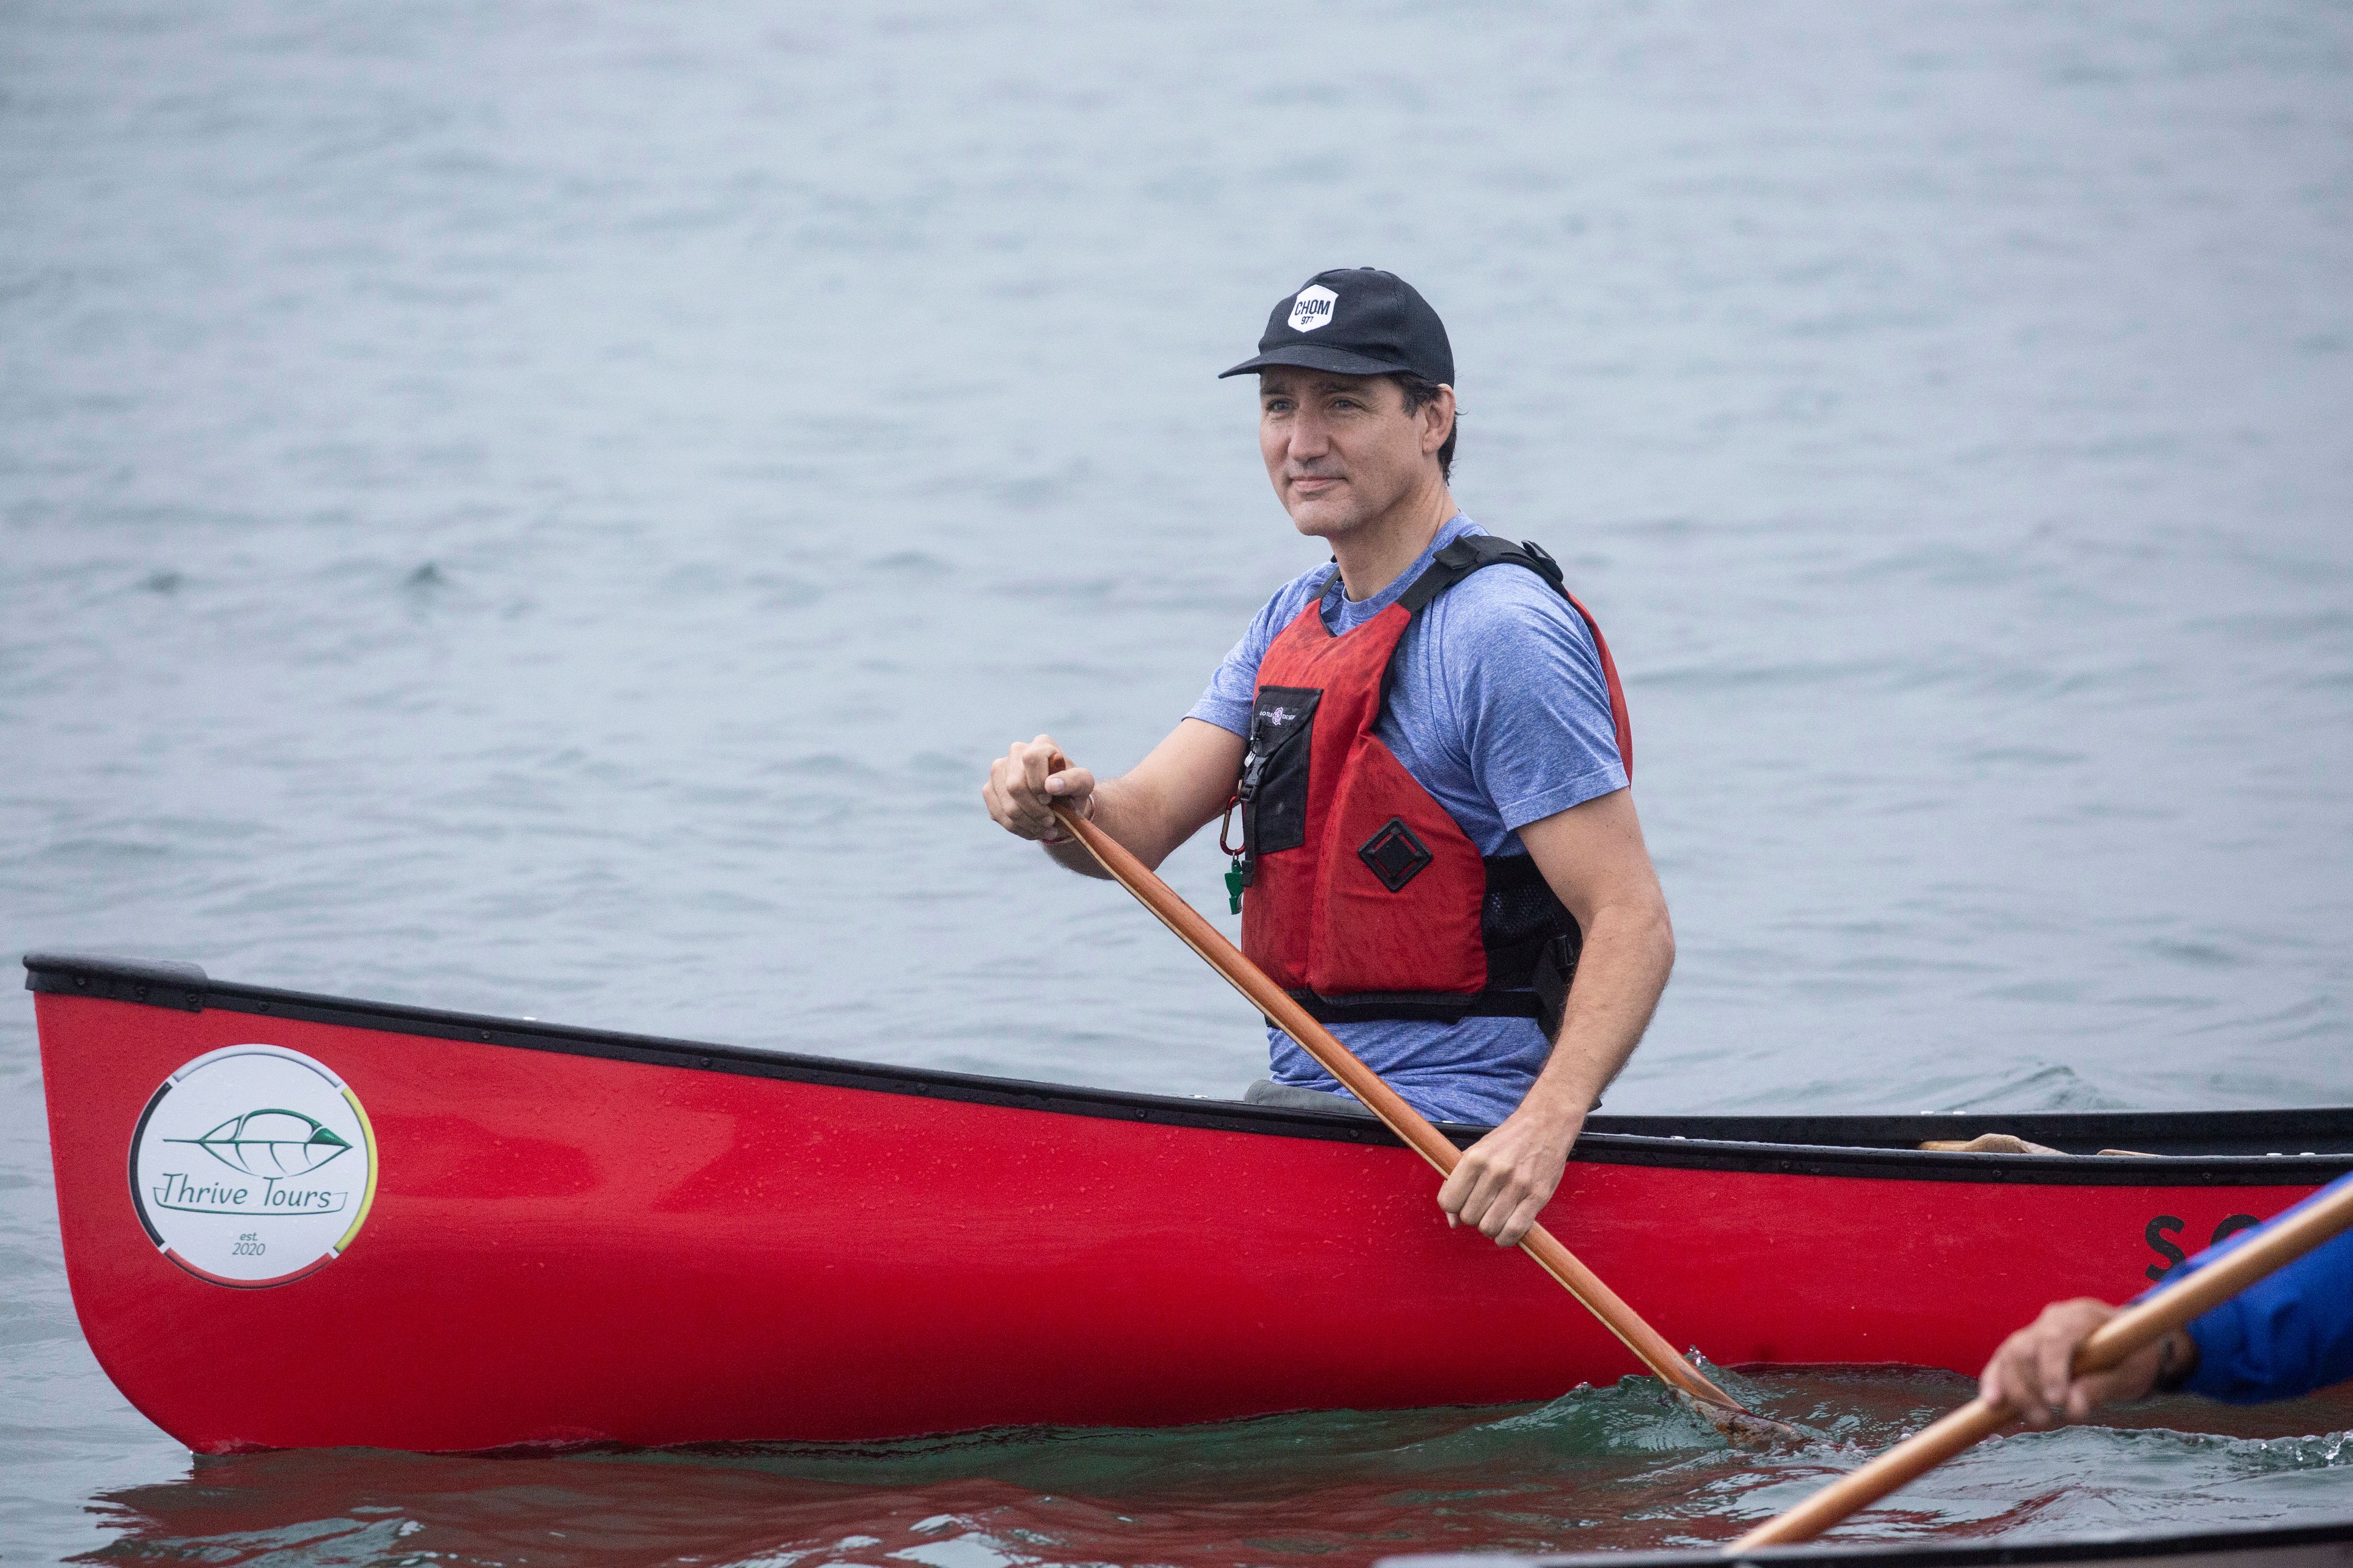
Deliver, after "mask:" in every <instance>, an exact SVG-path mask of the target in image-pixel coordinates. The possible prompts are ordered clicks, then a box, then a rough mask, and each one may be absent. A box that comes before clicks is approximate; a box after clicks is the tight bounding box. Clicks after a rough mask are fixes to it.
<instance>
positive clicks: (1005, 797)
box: [980, 735, 1095, 845]
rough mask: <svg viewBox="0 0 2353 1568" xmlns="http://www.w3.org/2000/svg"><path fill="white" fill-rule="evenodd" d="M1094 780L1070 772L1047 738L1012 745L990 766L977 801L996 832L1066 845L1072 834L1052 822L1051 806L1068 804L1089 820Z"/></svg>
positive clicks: (1071, 768) (1076, 769) (1077, 770)
mask: <svg viewBox="0 0 2353 1568" xmlns="http://www.w3.org/2000/svg"><path fill="white" fill-rule="evenodd" d="M1094 796H1095V775H1094V774H1092V773H1089V772H1088V771H1087V770H1086V769H1084V768H1082V767H1074V766H1072V765H1071V760H1070V759H1069V758H1068V757H1065V756H1064V755H1062V748H1061V747H1060V746H1058V745H1056V744H1055V743H1054V737H1053V736H1051V735H1040V736H1039V737H1038V738H1037V739H1036V740H1034V741H1016V742H1013V744H1012V745H1011V746H1010V747H1008V749H1007V751H1006V753H1005V754H1004V755H1003V756H1001V757H999V758H997V760H996V761H995V762H993V763H990V764H989V765H988V783H987V784H986V785H984V786H982V789H981V792H980V798H981V800H982V802H983V803H984V804H986V805H987V807H988V815H989V816H990V817H991V818H993V819H994V820H995V821H996V823H997V826H999V827H1002V828H1003V829H1005V831H1006V832H1008V833H1010V834H1012V835H1014V836H1015V837H1020V838H1029V839H1034V840H1036V841H1037V842H1038V843H1040V844H1049V845H1051V844H1067V843H1069V842H1070V835H1068V834H1066V833H1064V832H1063V831H1062V826H1061V824H1060V823H1058V822H1056V821H1055V820H1054V807H1055V806H1057V805H1068V806H1072V807H1074V808H1076V809H1077V811H1078V813H1079V815H1080V816H1084V817H1088V818H1090V819H1092V817H1093V816H1094V814H1095V799H1094Z"/></svg>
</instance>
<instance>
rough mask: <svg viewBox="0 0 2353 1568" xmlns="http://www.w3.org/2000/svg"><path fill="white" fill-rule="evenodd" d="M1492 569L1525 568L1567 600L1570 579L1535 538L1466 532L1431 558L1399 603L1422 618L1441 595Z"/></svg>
mask: <svg viewBox="0 0 2353 1568" xmlns="http://www.w3.org/2000/svg"><path fill="white" fill-rule="evenodd" d="M1489 566H1525V567H1526V568H1527V569H1528V570H1529V571H1531V572H1533V573H1535V574H1536V575H1537V576H1539V577H1541V578H1543V579H1544V580H1545V581H1546V583H1549V584H1552V591H1553V592H1554V593H1556V594H1558V595H1560V596H1561V597H1562V598H1564V599H1566V598H1567V597H1568V580H1567V577H1566V576H1565V575H1564V574H1562V572H1561V569H1560V563H1559V562H1557V561H1555V560H1554V559H1553V558H1552V556H1551V555H1550V554H1548V553H1547V552H1546V550H1545V547H1544V546H1543V545H1541V544H1538V543H1537V542H1535V541H1534V540H1532V539H1531V540H1524V541H1523V542H1520V543H1518V544H1514V543H1513V542H1511V541H1510V540H1508V539H1498V538H1496V537H1495V536H1494V535H1493V534H1492V533H1466V534H1464V535H1463V536H1462V537H1461V538H1460V539H1458V540H1456V541H1455V542H1453V543H1451V544H1450V545H1448V546H1447V547H1446V548H1445V549H1443V550H1441V551H1440V552H1438V553H1437V554H1435V555H1433V556H1431V557H1430V564H1429V565H1428V566H1426V567H1424V568H1423V569H1422V573H1421V575H1420V576H1419V577H1416V578H1415V579H1414V580H1413V581H1412V582H1411V583H1410V584H1407V587H1406V591H1405V592H1404V593H1403V594H1400V595H1398V604H1400V605H1404V606H1405V609H1406V613H1407V614H1408V615H1412V616H1419V615H1420V614H1421V612H1422V611H1423V610H1425V609H1427V608H1429V607H1430V601H1431V600H1433V599H1435V598H1437V597H1438V595H1440V594H1443V593H1444V592H1446V590H1447V589H1449V588H1451V587H1452V586H1454V584H1457V583H1460V582H1461V581H1462V579H1463V578H1465V577H1468V576H1469V575H1471V574H1472V573H1473V572H1478V571H1481V570H1483V569H1484V568H1486V567H1489Z"/></svg>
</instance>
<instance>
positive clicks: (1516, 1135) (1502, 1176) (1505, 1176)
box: [1438, 1092, 1585, 1247]
mask: <svg viewBox="0 0 2353 1568" xmlns="http://www.w3.org/2000/svg"><path fill="white" fill-rule="evenodd" d="M1535 1100H1536V1095H1535V1093H1533V1092H1532V1093H1531V1094H1530V1095H1529V1097H1528V1101H1527V1102H1525V1103H1523V1104H1522V1105H1521V1107H1520V1108H1519V1109H1518V1110H1514V1112H1512V1114H1511V1115H1509V1116H1507V1117H1505V1118H1504V1123H1503V1125H1502V1126H1500V1127H1498V1128H1496V1129H1495V1130H1494V1131H1493V1132H1490V1133H1488V1134H1487V1136H1485V1137H1484V1138H1482V1139H1480V1140H1479V1142H1476V1143H1473V1144H1472V1145H1471V1147H1470V1148H1468V1149H1465V1150H1464V1151H1463V1152H1462V1159H1461V1163H1459V1164H1457V1165H1456V1166H1455V1167H1454V1173H1453V1174H1452V1175H1451V1176H1449V1177H1447V1178H1446V1182H1445V1184H1444V1185H1442V1186H1440V1188H1439V1189H1438V1206H1439V1207H1440V1208H1441V1209H1444V1210H1445V1211H1446V1223H1447V1224H1449V1225H1467V1226H1471V1227H1472V1228H1473V1229H1475V1230H1476V1231H1478V1233H1479V1234H1480V1235H1482V1236H1483V1237H1487V1238H1488V1239H1490V1240H1492V1241H1493V1242H1494V1244H1495V1245H1496V1246H1498V1247H1517V1246H1518V1245H1519V1244H1520V1238H1521V1237H1524V1236H1525V1235H1527V1233H1528V1227H1529V1226H1532V1225H1534V1224H1535V1223H1536V1216H1537V1215H1541V1214H1542V1213H1544V1206H1545V1205H1546V1204H1548V1203H1550V1202H1551V1201H1552V1194H1553V1193H1554V1192H1555V1191H1556V1189H1558V1187H1559V1186H1560V1173H1561V1171H1562V1170H1563V1169H1564V1168H1565V1167H1566V1166H1567V1163H1568V1151H1569V1149H1570V1147H1571V1146H1572V1145H1574V1144H1575V1143H1576V1142H1577V1131H1578V1130H1579V1129H1580V1128H1582V1127H1583V1126H1584V1125H1585V1116H1584V1113H1583V1112H1582V1111H1576V1110H1571V1111H1568V1112H1567V1113H1565V1114H1555V1113H1552V1112H1551V1111H1549V1110H1548V1109H1547V1108H1546V1107H1544V1106H1542V1105H1539V1104H1536V1103H1535Z"/></svg>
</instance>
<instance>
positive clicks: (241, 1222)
mask: <svg viewBox="0 0 2353 1568" xmlns="http://www.w3.org/2000/svg"><path fill="white" fill-rule="evenodd" d="M131 1201H132V1204H133V1205H136V1207H137V1208H138V1211H139V1223H140V1224H141V1225H142V1226H146V1228H147V1235H148V1237H149V1239H151V1240H152V1241H153V1242H154V1244H155V1245H156V1246H157V1247H160V1248H162V1249H163V1253H164V1257H166V1258H170V1259H171V1260H172V1261H173V1262H174V1263H176V1264H178V1265H179V1266H180V1267H181V1268H185V1269H186V1270H187V1271H188V1272H189V1273H191V1274H194V1275H196V1276H197V1277H198V1278H200V1279H209V1280H211V1281H212V1282H213V1283H214V1284H216V1285H240V1286H260V1285H282V1284H284V1283H286V1282H287V1281H288V1280H290V1279H300V1278H301V1276H303V1275H305V1274H308V1273H310V1272H311V1270H312V1269H314V1268H319V1267H320V1266H321V1265H322V1264H324V1263H326V1262H327V1261H328V1260H329V1259H331V1258H335V1257H337V1256H339V1255H341V1254H342V1252H343V1249H344V1248H345V1247H349V1246H351V1244H352V1238H353V1237H355V1236H357V1235H358V1234H359V1230H360V1226H361V1225H362V1224H363V1223H364V1222H365V1220H366V1219H367V1213H368V1205H370V1204H371V1203H372V1202H374V1201H375V1132H374V1131H372V1130H371V1129H370V1128H369V1126H368V1119H367V1112H366V1111H365V1110H362V1109H361V1107H360V1101H359V1096H357V1095H355V1094H353V1092H352V1091H351V1089H350V1087H349V1086H348V1085H346V1084H345V1083H344V1082H343V1079H339V1078H337V1077H336V1076H335V1075H334V1074H333V1073H332V1072H330V1071H328V1070H327V1068H326V1067H325V1066H324V1065H323V1064H322V1063H320V1062H317V1061H313V1060H312V1059H311V1058H309V1057H306V1056H304V1055H303V1054H302V1053H301V1052H300V1051H290V1050H287V1049H285V1048H284V1047H280V1046H229V1047H225V1048H223V1049H221V1050H217V1051H212V1052H209V1053H207V1054H206V1055H204V1056H201V1057H198V1058H196V1059H195V1061H192V1062H190V1063H189V1064H188V1065H187V1066H185V1067H184V1068H181V1069H180V1070H179V1071H177V1072H175V1073H174V1074H173V1075H172V1076H171V1077H170V1078H167V1079H164V1084H163V1087H162V1088H160V1089H157V1090H156V1091H155V1094H154V1098H153V1099H152V1100H148V1102H147V1110H146V1112H145V1113H144V1114H143V1115H142V1116H141V1117H140V1118H139V1130H138V1131H136V1132H134V1133H132V1137H131Z"/></svg>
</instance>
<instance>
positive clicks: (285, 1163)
mask: <svg viewBox="0 0 2353 1568" xmlns="http://www.w3.org/2000/svg"><path fill="white" fill-rule="evenodd" d="M164 1142H167V1143H194V1144H195V1146H196V1147H197V1148H199V1149H202V1150H203V1151H204V1152H206V1153H207V1154H210V1155H211V1156H212V1157H213V1158H214V1159H216V1160H218V1161H219V1162H220V1163H222V1164H224V1165H227V1166H228V1167H229V1168H230V1169H231V1170H234V1171H243V1172H244V1173H246V1174H247V1175H248V1176H301V1175H307V1174H308V1173H311V1172H312V1171H315V1170H317V1169H318V1168H319V1167H320V1166H322V1165H323V1164H325V1163H327V1162H328V1161H330V1160H332V1159H334V1158H335V1157H336V1156H337V1155H339V1154H342V1153H343V1152H344V1151H346V1150H348V1149H349V1148H351V1144H350V1143H349V1142H345V1141H344V1140H343V1139H342V1138H339V1137H337V1136H336V1135H335V1133H334V1131H332V1129H330V1128H328V1127H325V1126H322V1124H320V1123H319V1122H316V1121H311V1118H309V1117H307V1116H305V1115H303V1114H302V1113H301V1111H299V1110H248V1111H247V1112H246V1113H245V1114H244V1115H242V1116H232V1117H230V1118H229V1119H228V1120H227V1121H224V1122H222V1123H221V1124H220V1125H219V1126H218V1127H216V1128H214V1129H213V1130H212V1131H209V1132H207V1133H206V1134H205V1135H204V1136H203V1137H201V1138H167V1139H165V1140H164Z"/></svg>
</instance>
